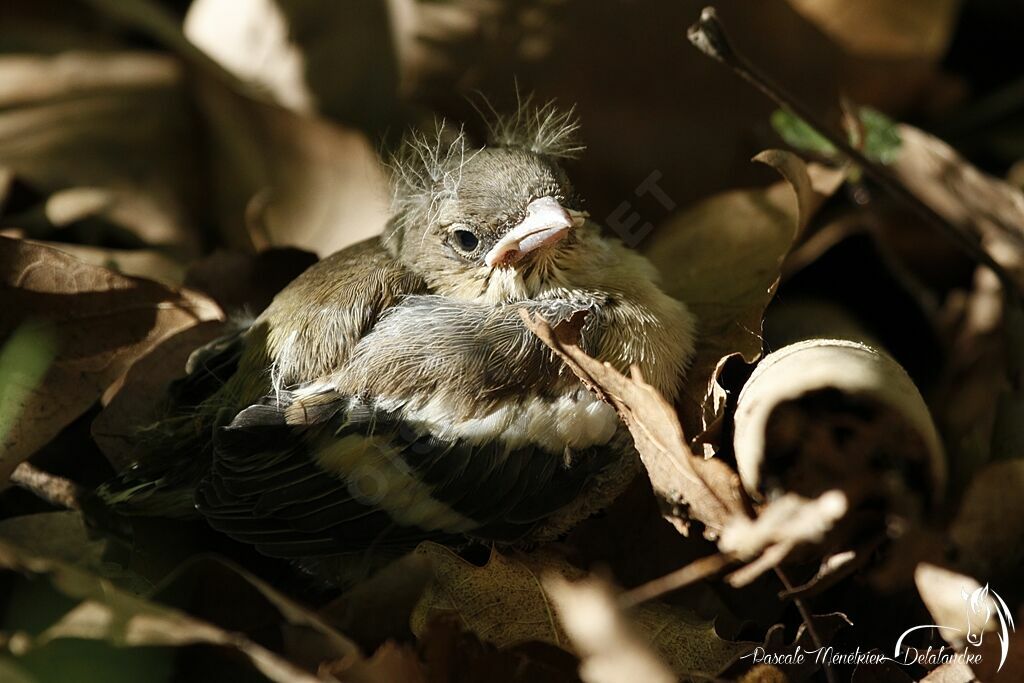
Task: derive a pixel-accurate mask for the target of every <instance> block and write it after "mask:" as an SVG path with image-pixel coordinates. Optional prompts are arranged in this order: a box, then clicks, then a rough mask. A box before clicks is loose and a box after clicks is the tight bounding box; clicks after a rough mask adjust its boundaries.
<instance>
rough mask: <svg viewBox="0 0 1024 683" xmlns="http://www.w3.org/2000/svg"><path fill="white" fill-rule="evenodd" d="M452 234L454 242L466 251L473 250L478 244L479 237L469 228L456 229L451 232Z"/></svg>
mask: <svg viewBox="0 0 1024 683" xmlns="http://www.w3.org/2000/svg"><path fill="white" fill-rule="evenodd" d="M452 236H453V237H454V238H455V244H456V245H457V246H458V248H459V249H460V250H461V251H464V252H466V253H470V252H472V251H475V250H476V248H477V245H479V244H480V238H479V237H477V236H476V235H474V234H473V233H472V232H470V231H469V230H456V231H454V232H453V233H452Z"/></svg>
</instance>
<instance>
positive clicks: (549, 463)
mask: <svg viewBox="0 0 1024 683" xmlns="http://www.w3.org/2000/svg"><path fill="white" fill-rule="evenodd" d="M577 131H578V124H577V122H576V120H575V118H574V116H573V115H572V113H571V112H562V111H559V110H557V109H556V108H555V107H554V106H553V105H551V104H549V105H545V106H542V107H539V108H531V107H530V105H529V104H527V105H524V106H523V107H521V108H520V109H519V111H517V112H516V113H515V114H514V115H513V116H511V117H508V118H504V119H501V118H499V119H497V120H495V121H493V122H491V124H490V139H489V141H488V144H487V145H486V146H482V147H475V146H472V145H471V144H470V143H469V141H468V140H467V138H466V136H465V135H464V134H463V133H462V132H461V131H451V130H449V129H447V128H445V127H443V126H442V127H440V128H439V129H438V131H437V132H436V134H432V135H429V136H427V135H412V136H410V137H409V138H408V139H407V140H406V141H405V143H404V145H403V151H402V152H401V153H400V154H399V155H398V156H397V157H396V158H395V159H394V160H393V163H392V171H393V173H392V175H393V184H394V209H393V215H392V218H391V220H390V221H389V223H388V226H387V228H386V230H385V232H384V234H383V235H381V237H379V238H374V239H371V240H367V241H365V242H361V243H359V244H356V245H354V246H351V247H349V248H347V249H344V250H343V251H340V252H338V253H336V254H334V255H332V256H330V257H328V258H326V259H324V260H323V261H321V262H319V263H318V264H316V265H314V266H312V267H311V268H309V269H308V270H307V271H306V272H305V273H303V274H302V275H301V276H299V277H298V278H297V279H296V280H294V281H293V282H292V283H291V284H290V285H289V286H288V287H286V288H285V289H284V290H283V291H282V292H281V293H280V294H279V295H278V296H277V298H276V299H274V301H273V303H272V304H271V305H270V306H269V307H268V308H267V309H266V311H264V312H263V313H262V314H261V315H260V316H259V317H258V318H257V319H256V320H255V321H254V322H253V323H252V324H251V325H250V326H248V327H247V328H246V329H244V330H242V331H240V332H238V333H237V334H235V335H233V336H231V337H227V338H224V339H221V340H218V341H217V342H214V343H213V344H211V345H209V346H207V347H205V348H203V349H200V350H199V351H197V352H196V353H195V354H193V356H192V358H191V359H190V361H189V367H188V373H189V374H188V376H187V377H186V378H185V379H184V380H182V381H181V382H179V383H178V385H177V386H176V387H175V389H174V402H175V404H176V405H178V406H190V407H189V408H179V409H178V410H177V411H176V412H174V411H172V412H171V414H169V415H168V417H167V418H166V419H164V420H162V421H161V422H159V423H157V424H156V425H153V426H152V427H151V428H150V429H149V430H147V433H148V439H146V440H144V441H143V446H142V447H143V448H144V450H145V451H146V454H145V457H142V458H140V462H139V463H138V464H137V465H136V466H134V467H133V468H131V470H129V471H128V472H127V473H125V474H124V475H123V476H122V478H121V479H120V480H119V481H117V482H112V483H111V484H109V485H107V486H106V487H104V489H103V490H102V491H101V495H102V497H104V498H105V499H106V500H107V502H108V503H110V504H111V505H113V506H115V507H116V508H118V509H120V510H123V511H126V512H130V513H142V514H163V515H179V516H186V515H195V514H197V513H198V515H201V516H202V517H203V518H205V519H206V520H207V521H208V522H209V524H210V525H211V526H212V527H214V528H215V529H218V530H220V531H222V532H224V533H226V534H227V535H229V536H231V537H233V538H235V539H237V540H239V541H243V542H245V543H250V544H253V545H255V547H256V548H257V549H258V550H259V551H261V552H263V553H265V554H267V555H271V556H275V557H282V558H290V559H293V560H298V561H300V563H302V564H303V565H304V566H307V567H324V566H328V565H330V564H331V563H335V562H338V561H340V562H341V564H344V563H345V562H347V561H350V560H352V559H357V560H360V561H362V560H366V558H370V557H372V558H373V560H372V561H368V562H369V564H371V565H372V564H375V563H377V562H378V561H379V560H386V559H388V558H390V557H394V556H396V555H399V554H401V553H404V552H406V551H408V550H409V549H411V548H412V547H413V546H414V545H415V544H416V543H418V542H420V541H422V540H425V539H433V540H439V541H441V542H447V543H452V544H465V543H467V542H472V541H482V542H487V543H516V542H522V541H540V540H545V539H551V538H554V537H556V536H558V535H559V534H561V533H563V532H564V531H565V530H567V529H568V528H569V527H570V526H572V525H573V524H574V523H576V522H577V521H579V520H581V519H583V518H585V517H586V516H588V515H590V514H592V513H594V512H595V511H597V510H599V509H601V508H602V507H604V506H606V505H607V504H608V503H609V502H610V501H611V500H612V499H613V498H614V497H615V496H616V495H617V494H618V493H619V492H620V491H621V490H622V489H623V488H624V487H625V485H626V484H627V483H628V482H629V481H630V479H631V478H632V477H633V475H634V473H635V472H636V462H637V458H636V453H635V451H634V449H633V446H632V442H631V440H630V438H629V435H628V433H627V432H626V431H625V429H624V428H623V427H622V425H621V424H620V423H619V421H618V419H617V416H616V414H615V412H614V410H613V409H612V408H611V406H609V405H607V404H605V403H603V402H601V401H599V400H598V399H596V398H595V397H594V396H593V395H592V394H591V393H590V392H589V391H588V390H587V389H585V388H584V387H583V385H582V384H581V383H580V382H579V380H578V379H577V378H576V377H575V376H574V375H573V374H572V373H571V372H570V371H569V370H568V369H567V368H566V367H565V366H564V364H563V363H562V362H561V361H560V360H559V359H558V358H557V357H556V356H554V355H553V354H552V352H551V351H550V350H549V349H548V348H547V347H546V346H544V345H543V344H542V343H541V342H540V341H539V340H538V339H537V338H536V337H535V336H534V335H533V334H532V333H531V332H530V331H529V330H528V329H527V328H526V327H525V325H524V323H523V320H522V318H521V315H520V310H521V309H525V310H527V311H529V312H531V313H534V314H540V315H542V316H543V317H544V318H546V319H547V320H548V321H549V323H551V324H553V325H554V324H558V323H560V322H564V321H568V320H570V319H572V318H574V316H577V315H581V314H582V315H585V316H586V318H585V324H584V325H583V328H582V330H581V341H580V344H581V346H582V348H583V349H584V350H585V351H587V352H588V353H589V354H591V355H593V356H595V357H597V358H599V359H601V360H603V361H607V362H609V363H611V364H612V365H613V366H614V367H616V368H618V369H620V370H622V371H627V370H628V368H629V367H630V366H631V365H634V364H635V365H638V366H639V367H640V368H641V370H642V371H643V374H644V377H645V378H646V379H647V381H649V382H650V383H651V384H653V385H654V386H655V387H656V388H657V389H658V390H659V391H660V392H661V393H662V394H663V395H664V396H665V397H667V398H668V399H669V400H672V399H674V398H675V397H676V395H677V393H678V391H679V385H680V381H681V379H682V376H683V373H684V370H685V366H686V364H687V362H688V360H689V358H690V356H691V355H692V351H693V344H694V321H693V318H692V316H691V314H690V313H689V311H688V310H687V308H686V306H685V305H684V304H683V303H681V302H679V301H677V300H675V299H673V298H671V297H669V296H667V295H666V294H665V293H663V292H662V291H661V290H660V289H659V288H658V285H657V274H656V273H655V271H654V268H653V266H652V265H651V264H650V263H649V262H648V261H647V260H646V259H645V258H644V257H642V256H640V255H639V254H637V253H636V252H634V251H633V250H631V249H628V248H626V247H625V246H623V245H622V244H621V243H620V242H619V241H617V240H615V239H612V238H609V237H606V236H602V234H601V230H600V228H599V226H598V225H596V224H595V223H593V222H592V221H590V220H589V219H588V215H587V214H586V213H585V212H584V211H583V210H582V207H581V205H580V203H579V198H578V197H577V195H576V193H575V192H574V191H573V188H572V185H571V184H570V182H569V180H568V178H567V176H566V173H565V171H564V170H563V167H562V162H563V160H565V159H568V158H571V157H574V156H576V155H577V154H578V153H579V152H580V151H581V149H582V147H581V146H580V144H579V143H578V141H577ZM196 406H198V408H197V407H196Z"/></svg>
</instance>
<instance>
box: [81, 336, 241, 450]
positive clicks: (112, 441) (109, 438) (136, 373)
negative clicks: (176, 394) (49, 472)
mask: <svg viewBox="0 0 1024 683" xmlns="http://www.w3.org/2000/svg"><path fill="white" fill-rule="evenodd" d="M225 329H226V323H225V322H223V321H220V320H207V321H203V322H201V323H199V324H197V325H194V326H193V327H189V328H188V329H185V330H182V331H180V332H178V333H176V334H174V335H172V336H170V337H168V338H166V339H165V340H164V341H162V342H161V343H160V344H158V345H156V346H155V347H154V348H153V349H152V350H150V351H149V352H148V353H146V354H144V355H142V356H140V357H139V358H138V360H136V361H135V362H134V363H133V364H132V366H131V368H129V370H128V373H127V374H126V375H125V377H124V381H123V382H121V383H119V384H120V386H117V387H111V389H112V391H108V392H106V395H105V396H104V397H103V398H104V403H105V404H106V405H105V406H104V408H103V411H102V412H101V413H100V414H99V415H98V416H97V417H96V419H95V420H93V423H92V436H93V439H95V440H96V445H98V446H99V447H100V450H101V451H103V455H105V456H106V457H107V460H109V461H110V463H111V464H112V465H113V466H114V469H116V470H122V469H124V468H126V467H128V466H130V465H131V464H132V463H133V462H136V461H137V460H138V451H137V448H136V444H137V443H138V438H139V429H140V428H141V427H143V426H145V425H148V424H151V423H152V422H153V421H155V420H156V419H157V418H159V417H160V416H161V414H160V411H161V409H162V408H163V406H164V401H165V400H166V397H167V389H168V387H169V386H170V384H171V382H173V381H174V380H176V379H179V378H181V377H184V376H185V363H186V362H187V361H188V357H189V355H191V353H192V352H193V351H195V350H196V349H198V348H199V347H201V346H203V345H204V344H207V343H209V342H212V341H213V340H214V339H216V338H217V337H220V336H222V335H223V334H225Z"/></svg>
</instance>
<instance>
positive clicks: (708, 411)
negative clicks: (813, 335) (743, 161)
mask: <svg viewBox="0 0 1024 683" xmlns="http://www.w3.org/2000/svg"><path fill="white" fill-rule="evenodd" d="M755 159H756V160H757V161H761V162H763V163H766V164H768V165H770V166H772V167H773V168H775V169H776V170H778V171H779V172H780V173H781V174H782V175H783V176H784V177H785V179H786V180H785V181H783V182H779V183H775V184H774V185H772V186H770V187H768V188H764V189H754V190H734V191H731V192H726V193H723V194H720V195H717V196H715V197H711V198H710V199H707V200H705V201H703V202H701V203H700V204H697V205H696V206H694V207H693V208H690V209H688V210H686V211H684V212H682V213H680V214H679V215H677V216H675V217H674V218H671V219H670V220H669V221H668V222H667V223H665V224H663V225H661V226H659V228H658V229H657V230H656V231H655V232H654V234H653V236H652V239H651V240H650V242H649V244H646V245H645V246H644V252H645V253H646V255H647V256H648V258H650V259H651V261H653V262H654V264H655V265H656V266H658V269H659V270H660V271H661V273H662V277H663V279H664V282H663V286H664V289H665V291H667V292H669V293H670V294H672V295H673V296H675V297H676V298H678V299H680V300H681V301H685V302H686V304H687V305H688V306H689V307H690V309H691V310H692V311H693V312H694V314H695V315H696V316H697V322H698V328H697V334H698V336H697V355H696V358H695V359H694V362H693V365H692V366H691V367H690V369H689V371H688V373H687V376H686V383H685V385H684V397H683V398H682V399H681V412H682V416H683V427H684V430H685V432H686V433H687V434H688V435H690V437H691V439H694V438H699V437H700V435H701V433H702V432H704V431H705V430H707V429H708V428H709V427H710V426H712V425H713V424H715V423H717V422H718V420H720V419H721V417H722V415H723V412H724V409H725V390H724V389H723V388H722V387H721V386H720V385H719V384H718V377H719V375H720V374H721V372H722V368H723V367H724V365H725V362H726V361H727V360H728V359H729V358H731V357H733V356H740V357H741V358H742V359H743V360H744V361H746V362H747V363H753V362H754V361H755V360H757V359H758V358H759V357H760V355H761V348H762V339H761V320H762V317H763V316H764V310H765V307H766V306H767V305H768V302H769V301H770V300H771V298H772V296H773V295H774V293H775V288H776V286H777V284H778V279H779V273H780V270H781V267H782V261H783V259H784V258H785V256H786V254H787V253H788V252H789V250H790V248H791V247H792V245H793V242H794V241H795V240H796V238H797V236H798V235H799V233H800V231H801V230H802V229H803V227H804V226H805V225H806V224H807V222H808V221H809V220H810V218H811V216H813V215H814V213H815V211H817V209H818V208H819V207H820V206H821V204H822V203H823V202H824V200H825V199H827V198H828V197H829V196H831V195H832V193H834V192H835V191H836V189H838V188H839V186H840V185H841V184H842V182H843V178H844V174H843V173H842V172H841V171H837V170H834V169H828V168H826V167H824V166H819V165H816V164H810V165H806V164H804V163H803V161H801V160H800V159H799V158H798V157H797V156H795V155H793V154H790V153H789V152H783V151H778V150H770V151H767V152H762V153H761V154H759V155H758V156H757V157H755Z"/></svg>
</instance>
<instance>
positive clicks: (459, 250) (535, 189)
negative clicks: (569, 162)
mask: <svg viewBox="0 0 1024 683" xmlns="http://www.w3.org/2000/svg"><path fill="white" fill-rule="evenodd" d="M489 125H490V136H489V139H488V144H487V145H486V146H482V147H476V146H473V145H472V144H471V143H470V142H469V141H468V139H467V137H466V135H465V134H464V132H463V131H462V130H452V129H450V128H448V127H446V126H444V125H443V124H442V125H439V126H438V128H437V130H436V131H435V132H434V133H432V134H430V135H422V134H414V135H410V136H409V137H408V138H407V139H406V140H405V141H404V143H403V149H402V152H401V153H400V154H399V155H398V156H397V157H396V158H395V159H394V160H393V163H392V171H393V178H394V196H395V204H394V214H393V216H392V219H391V222H390V224H389V228H388V231H387V232H386V233H385V236H384V244H385V245H386V246H387V248H388V249H389V250H390V251H391V253H392V254H393V255H394V256H395V257H396V258H397V259H399V260H400V261H402V262H403V263H404V264H405V265H406V267H408V268H409V269H411V270H413V271H414V272H416V273H417V274H418V275H420V276H421V277H422V278H423V279H424V280H425V281H426V282H427V283H428V284H429V285H430V287H431V289H433V290H434V291H435V292H438V293H440V294H445V295H447V296H452V297H455V298H460V299H470V300H483V301H490V302H495V303H497V302H501V301H513V300H517V299H522V298H528V297H532V296H536V295H537V294H538V293H539V292H540V291H542V290H543V289H545V288H547V287H550V286H552V285H553V284H556V283H557V282H558V280H559V277H560V275H561V274H562V273H563V272H564V270H565V269H566V267H568V266H569V265H570V264H571V262H572V261H573V260H574V259H578V258H583V257H585V254H584V253H581V252H585V246H584V245H583V241H582V240H581V239H580V235H579V231H580V230H581V228H582V227H583V225H584V223H585V222H586V216H587V214H586V213H585V212H583V211H582V209H581V207H580V205H579V199H578V197H577V196H576V194H575V192H574V190H573V188H572V185H571V183H570V182H569V179H568V176H567V175H566V173H565V171H564V169H563V168H562V166H561V162H562V161H563V160H564V159H566V158H571V157H573V156H575V155H576V154H578V153H579V152H580V151H581V150H582V147H581V146H580V145H579V143H578V142H577V139H576V133H577V131H578V128H579V126H578V123H577V122H576V119H575V118H574V117H573V113H572V111H571V110H570V111H564V112H563V111H559V110H558V109H556V108H555V107H554V106H553V105H552V104H550V103H549V104H547V105H544V106H541V107H536V108H531V107H530V105H529V102H527V103H526V104H524V105H523V106H520V108H519V109H518V110H517V112H516V113H515V114H514V115H513V116H511V117H506V118H501V117H499V118H497V119H496V120H494V121H492V122H491V123H490V124H489Z"/></svg>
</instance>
